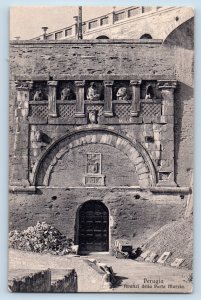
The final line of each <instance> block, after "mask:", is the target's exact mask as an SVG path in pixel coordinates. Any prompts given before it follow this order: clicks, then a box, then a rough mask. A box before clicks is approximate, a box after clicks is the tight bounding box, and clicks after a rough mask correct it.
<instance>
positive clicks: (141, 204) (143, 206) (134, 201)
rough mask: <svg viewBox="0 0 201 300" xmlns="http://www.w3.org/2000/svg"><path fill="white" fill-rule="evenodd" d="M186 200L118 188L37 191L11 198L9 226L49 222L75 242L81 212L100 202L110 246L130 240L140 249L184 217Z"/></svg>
mask: <svg viewBox="0 0 201 300" xmlns="http://www.w3.org/2000/svg"><path fill="white" fill-rule="evenodd" d="M185 197H186V196H184V199H181V198H180V195H179V194H178V195H174V196H171V195H169V194H165V195H158V194H154V195H153V194H152V193H150V192H142V191H140V190H138V191H132V190H131V191H129V190H126V189H115V188H114V189H105V188H102V189H100V188H99V189H96V188H79V189H78V188H77V189H76V188H75V189H67V188H66V189H61V188H55V189H52V188H48V189H38V191H37V194H33V195H20V197H19V195H11V197H10V205H9V211H10V218H9V225H10V229H15V228H17V229H20V230H22V229H25V228H26V227H27V226H34V225H35V224H36V223H37V221H41V222H42V221H46V222H47V223H49V224H54V226H55V227H56V228H58V229H59V230H60V231H61V232H62V233H63V234H64V235H67V237H69V238H72V239H73V240H74V241H75V243H76V242H77V241H76V234H77V232H76V231H77V229H76V224H77V220H76V218H77V217H78V209H79V207H80V205H81V204H83V203H84V202H86V201H89V200H97V201H103V203H104V204H105V205H106V206H107V207H108V209H109V212H110V239H111V244H114V240H115V239H116V238H128V239H130V240H132V242H133V244H134V246H139V245H140V244H141V243H143V242H144V241H145V240H146V238H147V237H148V236H149V235H150V234H153V233H154V232H155V231H156V230H158V229H159V228H160V227H162V226H163V225H165V224H166V223H168V222H171V221H172V220H177V219H179V218H181V217H182V216H183V214H184V211H185V201H186V200H185V199H186V198H185Z"/></svg>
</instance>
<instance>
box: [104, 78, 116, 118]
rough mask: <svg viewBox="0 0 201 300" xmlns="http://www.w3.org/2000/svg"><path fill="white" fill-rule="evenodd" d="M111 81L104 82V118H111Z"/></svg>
mask: <svg viewBox="0 0 201 300" xmlns="http://www.w3.org/2000/svg"><path fill="white" fill-rule="evenodd" d="M113 83H114V82H113V81H104V117H113V111H112V86H113Z"/></svg>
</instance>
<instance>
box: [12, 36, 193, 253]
mask: <svg viewBox="0 0 201 300" xmlns="http://www.w3.org/2000/svg"><path fill="white" fill-rule="evenodd" d="M188 58H189V60H188ZM186 59H187V63H185V60H186ZM191 68H192V52H191V51H190V50H189V49H181V48H176V47H174V46H170V47H169V46H168V45H166V46H165V45H162V44H161V42H160V41H157V40H150V41H132V40H129V41H117V40H113V41H111V40H109V41H108V40H107V41H106V40H105V41H98V40H96V41H89V40H88V41H87V40H82V41H59V42H58V41H45V42H44V41H39V42H36V41H33V42H32V41H26V42H23V41H19V42H12V43H11V48H10V72H11V73H10V80H11V82H10V132H11V134H10V155H11V158H12V159H10V166H11V171H10V174H11V175H10V177H11V184H12V185H13V186H14V189H13V190H15V192H16V194H11V196H10V203H9V209H10V217H9V221H10V228H11V229H14V228H16V229H25V228H26V227H27V226H29V225H35V224H36V223H37V221H46V222H48V223H50V224H53V225H54V226H55V227H56V228H58V229H59V230H60V231H61V232H62V233H63V234H65V235H67V236H68V237H69V238H72V239H74V241H75V242H77V215H78V211H79V207H80V205H81V204H83V203H84V202H86V201H89V200H97V201H102V202H103V203H104V204H105V205H106V206H107V208H108V209H109V213H110V221H109V225H110V247H111V246H112V244H113V243H114V240H115V239H116V238H128V239H131V240H132V241H133V244H134V245H137V246H139V245H140V244H141V243H143V242H144V241H145V240H146V238H147V237H148V236H149V235H150V234H153V233H154V232H155V231H156V230H157V229H159V228H160V227H161V226H163V225H165V224H166V223H168V222H171V221H172V220H177V219H179V218H181V217H182V216H183V215H184V211H185V201H186V197H187V196H186V195H185V194H184V193H181V197H180V191H181V190H182V188H181V189H179V188H177V187H176V185H179V186H181V187H184V188H185V187H189V185H190V183H189V182H190V180H189V173H190V172H189V170H191V169H192V160H191V158H192V138H191V133H192V106H193V105H192V99H193V92H192V78H191V76H184V75H183V74H186V73H188V74H189V73H190V72H191V71H192V69H191ZM176 80H177V81H178V84H177V82H176ZM15 81H17V85H16V86H15ZM92 81H95V82H97V84H101V85H102V86H103V90H104V92H103V94H104V97H103V98H104V99H99V100H100V101H97V102H96V108H93V109H94V110H95V109H97V110H98V111H99V115H98V117H97V122H95V123H93V120H92V121H91V120H90V117H89V111H90V109H89V107H90V105H92V104H93V105H94V103H92V104H91V103H89V102H87V99H86V94H87V92H86V91H87V88H88V87H89V85H90V83H91V82H92ZM66 82H68V83H69V84H70V85H71V86H72V87H75V90H74V91H75V92H74V98H73V99H72V102H71V104H69V102H70V101H69V102H68V101H67V100H64V101H63V100H62V99H61V98H60V95H61V86H62V85H63V84H65V83H66ZM122 82H123V84H124V85H125V86H126V87H127V89H128V90H129V91H131V94H132V96H131V98H130V99H127V100H126V101H123V102H121V101H120V103H118V99H117V98H116V93H117V90H118V88H119V87H121V84H122ZM149 85H151V86H152V87H153V88H154V91H155V99H151V100H149V99H146V96H148V95H147V94H146V93H147V92H146V91H147V88H148V86H149ZM38 86H40V87H42V89H43V93H44V95H45V96H44V97H43V99H39V100H37V99H35V100H34V93H33V91H36V90H37V88H38ZM34 89H35V90H34ZM174 91H175V97H174ZM152 98H153V97H152ZM145 99H146V101H147V100H148V102H146V101H145ZM101 101H102V102H101ZM118 105H121V108H119V110H118V109H117V108H116V107H117V106H118ZM146 105H148V106H149V105H152V108H151V109H150V108H149V109H148V110H146ZM61 106H64V110H63V109H61ZM97 107H98V108H97ZM36 111H37V113H35V112H36ZM66 111H67V113H66ZM34 114H35V115H34ZM90 153H93V154H94V153H96V154H97V153H99V154H101V158H102V166H101V167H102V170H101V172H97V174H96V175H97V176H99V179H100V182H101V184H99V185H98V186H96V188H94V186H93V185H92V186H90V187H89V186H87V185H85V186H84V185H83V178H84V175H85V172H86V156H87V154H90ZM189 157H190V159H189ZM93 167H94V166H93ZM99 167H100V164H99ZM89 173H90V172H89ZM92 173H96V171H95V169H94V170H92ZM69 175H71V176H69ZM88 175H90V174H88ZM104 176H105V178H104V180H105V184H104V182H103V177H104ZM94 177H95V176H94ZM13 179H15V180H13ZM136 185H137V187H136ZM37 186H40V187H37ZM118 186H124V188H119V187H118ZM131 186H132V188H129V187H131ZM73 187H74V188H73ZM111 187H114V188H111ZM153 187H154V188H155V192H152V191H153ZM160 187H162V188H161V189H160ZM23 189H24V190H23ZM20 191H21V192H24V194H19V192H20ZM31 191H35V194H32V195H29V194H28V193H29V192H31ZM183 198H184V199H183Z"/></svg>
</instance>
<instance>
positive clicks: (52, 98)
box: [47, 81, 57, 118]
mask: <svg viewBox="0 0 201 300" xmlns="http://www.w3.org/2000/svg"><path fill="white" fill-rule="evenodd" d="M47 84H48V86H49V90H48V116H49V117H53V118H56V117H57V103H56V94H57V81H48V82H47Z"/></svg>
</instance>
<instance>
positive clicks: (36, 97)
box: [33, 90, 42, 101]
mask: <svg viewBox="0 0 201 300" xmlns="http://www.w3.org/2000/svg"><path fill="white" fill-rule="evenodd" d="M33 99H34V101H40V100H42V91H41V90H37V91H35V94H34V97H33Z"/></svg>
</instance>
